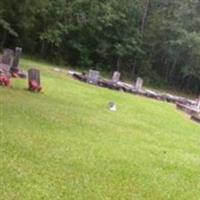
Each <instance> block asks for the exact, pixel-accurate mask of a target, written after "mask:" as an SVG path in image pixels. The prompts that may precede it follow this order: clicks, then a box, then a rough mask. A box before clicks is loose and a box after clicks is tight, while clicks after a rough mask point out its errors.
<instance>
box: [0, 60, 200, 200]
mask: <svg viewBox="0 0 200 200" xmlns="http://www.w3.org/2000/svg"><path fill="white" fill-rule="evenodd" d="M22 66H23V67H24V68H28V67H32V66H37V67H38V68H40V70H41V72H42V86H43V91H44V92H43V93H40V94H33V93H30V92H28V91H26V90H25V88H26V87H27V82H26V81H25V80H19V79H15V80H12V87H11V88H2V87H1V88H0V134H1V135H0V199H2V200H11V199H15V200H24V199H25V200H26V199H27V200H29V199H30V200H38V199H45V200H46V199H47V200H49V199H50V200H58V199H67V200H68V199H69V200H72V199H73V200H199V199H200V126H199V125H198V124H195V123H194V122H192V121H190V120H189V119H188V118H187V117H186V116H185V115H184V114H183V113H181V112H179V111H177V110H176V109H175V106H174V105H171V104H167V103H163V102H158V101H153V100H150V99H146V98H142V97H138V96H133V95H129V94H124V93H120V92H115V91H111V90H107V89H103V88H97V87H94V86H92V85H87V84H84V83H81V82H78V81H76V80H73V79H71V78H70V77H67V76H66V75H64V74H59V73H56V72H54V71H53V70H52V67H51V66H48V65H47V64H42V63H37V62H34V61H30V60H27V59H24V60H22ZM110 100H112V101H114V102H116V104H117V108H118V111H117V112H115V113H112V112H110V111H108V110H107V103H108V102H109V101H110Z"/></svg>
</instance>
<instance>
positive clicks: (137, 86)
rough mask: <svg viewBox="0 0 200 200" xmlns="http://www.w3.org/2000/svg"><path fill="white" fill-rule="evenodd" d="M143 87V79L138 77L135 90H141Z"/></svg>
mask: <svg viewBox="0 0 200 200" xmlns="http://www.w3.org/2000/svg"><path fill="white" fill-rule="evenodd" d="M142 87H143V79H141V78H140V77H138V78H137V80H136V83H135V90H137V91H140V90H141V89H142Z"/></svg>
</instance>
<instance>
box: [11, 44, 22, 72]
mask: <svg viewBox="0 0 200 200" xmlns="http://www.w3.org/2000/svg"><path fill="white" fill-rule="evenodd" d="M21 53H22V48H20V47H16V48H15V56H14V60H13V64H12V67H11V71H12V72H14V73H17V72H18V71H19V59H20V56H21Z"/></svg>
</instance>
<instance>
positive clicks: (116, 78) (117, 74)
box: [112, 71, 121, 84]
mask: <svg viewBox="0 0 200 200" xmlns="http://www.w3.org/2000/svg"><path fill="white" fill-rule="evenodd" d="M120 76H121V74H120V72H118V71H115V72H114V73H113V76H112V84H116V83H117V82H119V79H120Z"/></svg>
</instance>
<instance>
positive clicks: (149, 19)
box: [0, 0, 200, 93]
mask: <svg viewBox="0 0 200 200" xmlns="http://www.w3.org/2000/svg"><path fill="white" fill-rule="evenodd" d="M13 46H21V47H23V49H24V51H25V52H28V53H30V54H33V55H37V56H38V55H39V56H41V57H43V58H47V59H49V60H52V61H55V62H59V61H62V62H65V63H69V64H70V65H72V66H79V67H82V68H83V69H86V68H91V67H93V68H96V69H99V70H104V71H114V70H119V71H121V72H122V73H123V74H127V75H129V76H130V77H132V79H133V78H135V77H136V76H142V77H143V78H145V81H146V82H149V83H159V84H167V85H170V86H176V87H178V88H181V89H184V90H190V91H192V92H194V93H199V92H200V0H42V1H41V0H9V1H7V0H1V1H0V48H1V49H3V48H4V47H13Z"/></svg>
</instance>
